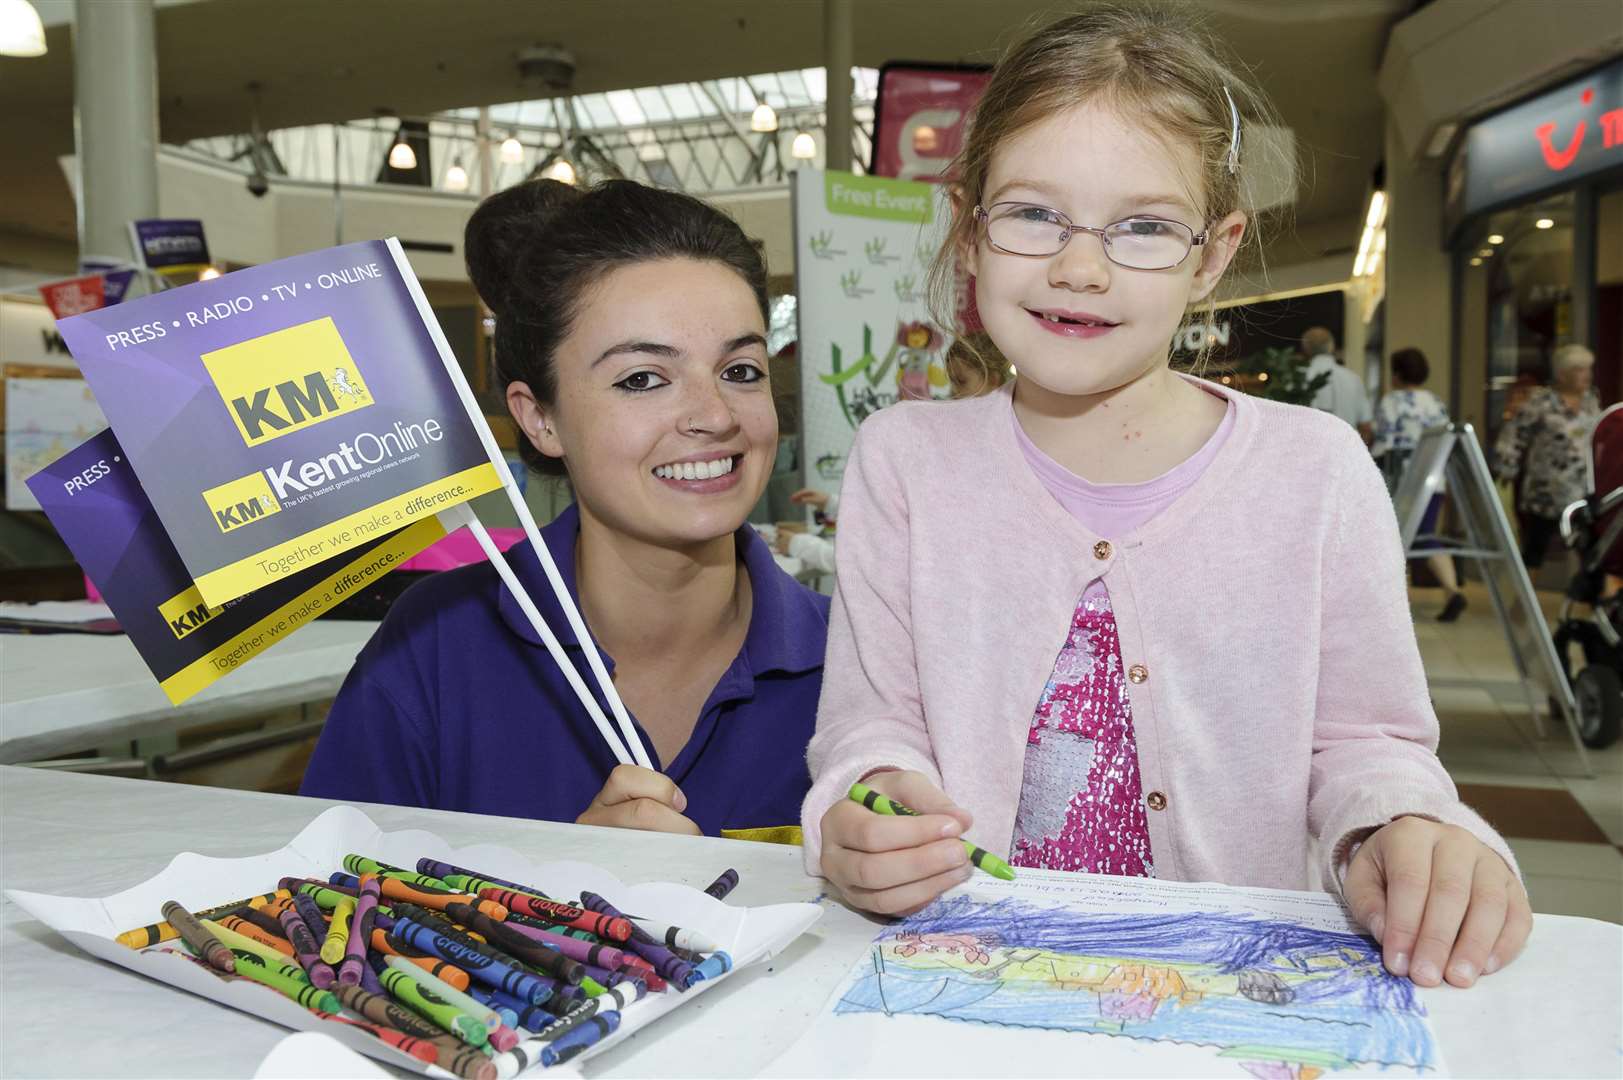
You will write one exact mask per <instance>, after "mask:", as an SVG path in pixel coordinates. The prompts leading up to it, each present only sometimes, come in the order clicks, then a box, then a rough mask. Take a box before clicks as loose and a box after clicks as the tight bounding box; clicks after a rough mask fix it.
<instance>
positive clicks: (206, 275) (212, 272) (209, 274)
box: [197, 266, 220, 281]
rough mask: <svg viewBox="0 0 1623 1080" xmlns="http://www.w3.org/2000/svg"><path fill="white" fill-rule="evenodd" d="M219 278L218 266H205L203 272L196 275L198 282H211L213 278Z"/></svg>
mask: <svg viewBox="0 0 1623 1080" xmlns="http://www.w3.org/2000/svg"><path fill="white" fill-rule="evenodd" d="M219 276H220V268H219V267H218V266H205V267H203V272H202V273H200V274H198V275H197V280H198V281H213V280H214V279H215V278H217V277H219Z"/></svg>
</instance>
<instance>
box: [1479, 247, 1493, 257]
mask: <svg viewBox="0 0 1623 1080" xmlns="http://www.w3.org/2000/svg"><path fill="white" fill-rule="evenodd" d="M1477 254H1478V255H1480V256H1482V257H1483V258H1484V259H1491V258H1493V248H1491V247H1486V248H1483V249H1482V250H1481V251H1479V252H1477Z"/></svg>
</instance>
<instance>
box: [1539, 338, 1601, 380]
mask: <svg viewBox="0 0 1623 1080" xmlns="http://www.w3.org/2000/svg"><path fill="white" fill-rule="evenodd" d="M1594 362H1595V354H1594V353H1592V352H1590V351H1589V350H1588V349H1586V348H1584V347H1583V346H1582V345H1578V344H1572V345H1563V346H1561V347H1560V348H1559V349H1557V350H1555V353H1554V354H1553V355H1552V356H1551V357H1550V370H1551V371H1553V372H1555V374H1557V375H1560V374H1562V373H1563V372H1565V371H1567V370H1568V369H1570V368H1577V367H1589V366H1591V365H1593V364H1594Z"/></svg>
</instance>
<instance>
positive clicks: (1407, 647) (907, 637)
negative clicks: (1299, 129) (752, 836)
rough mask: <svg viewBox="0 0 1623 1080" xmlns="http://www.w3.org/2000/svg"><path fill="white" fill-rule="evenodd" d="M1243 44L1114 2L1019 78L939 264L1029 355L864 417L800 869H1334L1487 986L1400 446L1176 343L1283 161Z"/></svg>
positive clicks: (988, 104) (1252, 879)
mask: <svg viewBox="0 0 1623 1080" xmlns="http://www.w3.org/2000/svg"><path fill="white" fill-rule="evenodd" d="M1224 56H1225V54H1224V53H1223V51H1222V50H1221V49H1220V48H1219V46H1218V44H1217V43H1216V42H1214V41H1211V40H1209V39H1208V38H1206V37H1205V36H1204V35H1203V34H1202V33H1201V32H1200V31H1199V29H1198V27H1195V26H1192V25H1190V24H1189V23H1188V22H1187V21H1186V18H1185V16H1183V15H1181V14H1179V13H1178V11H1177V10H1176V9H1169V8H1164V7H1162V8H1152V9H1133V8H1123V7H1117V6H1114V5H1101V6H1097V7H1091V6H1090V7H1089V9H1088V10H1087V11H1086V12H1085V13H1083V14H1079V15H1075V16H1072V17H1070V18H1066V19H1063V20H1061V21H1059V22H1057V23H1055V24H1053V25H1051V26H1049V27H1047V28H1046V29H1043V30H1040V31H1038V32H1036V33H1034V34H1032V35H1031V36H1030V37H1028V38H1027V39H1026V40H1024V41H1023V42H1021V43H1019V44H1017V45H1015V46H1014V47H1013V49H1012V50H1011V52H1010V53H1009V55H1007V56H1006V57H1005V58H1004V60H1003V61H1002V63H1001V64H1000V65H999V66H998V68H997V69H996V71H995V72H994V74H993V76H992V79H991V81H990V83H989V85H988V86H987V88H986V92H985V95H984V97H983V98H982V99H981V101H980V104H979V105H978V107H977V109H976V112H975V115H974V117H973V119H972V121H971V126H970V130H969V133H968V136H967V138H966V141H965V144H964V148H963V151H962V152H961V153H960V155H959V158H958V160H957V162H956V165H955V169H954V172H953V175H954V176H955V177H956V181H955V187H954V189H953V197H954V205H955V208H956V215H955V218H954V221H953V225H952V228H951V231H950V234H949V236H948V238H947V241H946V243H945V245H944V247H943V248H942V251H941V253H940V256H939V258H938V260H937V266H936V273H935V275H934V279H935V281H934V283H935V285H936V286H937V290H936V291H937V294H938V295H940V296H941V297H942V298H943V300H946V303H942V304H940V305H939V308H940V310H943V311H951V310H952V305H951V301H950V297H951V296H952V294H953V286H954V285H955V282H956V275H957V274H958V273H964V274H967V275H968V276H969V277H970V278H971V279H972V282H973V288H974V290H975V300H976V305H977V307H978V309H979V312H980V316H981V319H982V321H983V323H984V324H985V328H986V331H987V333H988V334H989V335H990V337H991V339H992V341H993V343H994V344H995V345H996V346H997V349H998V350H999V351H1000V353H1001V354H1002V355H1003V356H1004V357H1006V358H1007V359H1008V361H1009V362H1010V363H1011V364H1012V365H1013V367H1014V369H1015V370H1016V372H1017V375H1016V377H1015V379H1014V380H1013V382H1012V384H1010V385H1009V386H1005V387H1003V388H1001V389H999V390H998V391H997V392H996V393H993V394H990V395H987V396H985V397H981V398H977V399H972V400H967V401H959V402H953V403H949V404H922V403H918V404H914V403H903V404H900V405H898V406H896V407H895V408H892V409H887V410H885V411H884V412H883V413H880V414H878V415H877V416H875V417H873V418H870V419H869V420H868V421H867V422H866V423H864V424H863V426H862V427H861V429H860V430H859V432H858V438H857V441H856V445H855V446H854V447H853V449H852V452H851V456H850V459H849V464H848V467H847V470H846V474H845V480H844V485H843V489H842V498H843V501H842V507H841V518H840V548H839V558H838V563H839V577H838V580H839V584H838V589H837V592H836V595H835V601H834V609H833V614H832V617H831V621H830V626H829V652H828V662H827V667H826V676H825V681H824V685H823V697H822V701H821V703H820V705H819V710H818V727H817V733H816V735H815V736H814V738H813V740H812V743H811V746H810V748H809V753H808V757H809V761H810V764H811V769H812V776H813V785H812V791H811V794H810V795H809V796H808V798H807V801H806V805H805V809H804V812H803V815H802V817H803V825H804V830H805V836H806V860H807V866H808V868H809V869H810V870H812V871H813V872H818V873H821V874H822V875H823V876H825V877H827V878H828V879H829V880H830V881H832V882H833V883H834V884H835V885H837V886H838V887H839V888H840V889H841V890H842V891H843V892H844V894H845V895H846V897H847V898H848V899H849V900H850V901H851V902H852V903H853V904H855V905H857V906H859V907H863V908H866V909H869V910H872V911H879V912H886V913H904V912H909V911H913V910H916V909H917V908H919V907H921V906H922V905H924V904H926V903H928V902H929V901H930V900H931V899H933V898H934V897H935V896H937V895H938V894H940V893H941V892H942V891H944V890H946V889H948V888H951V887H952V886H955V885H957V884H959V883H960V882H962V881H964V880H965V879H966V878H967V877H968V876H969V874H970V873H971V869H970V867H969V866H968V864H967V862H966V858H965V855H964V849H963V845H962V844H961V843H959V841H958V839H957V838H958V837H959V836H962V835H964V834H966V833H967V834H968V835H970V836H972V837H973V838H974V839H975V842H976V843H978V844H982V845H985V846H986V847H987V848H988V850H991V851H992V852H993V853H994V854H999V855H1006V856H1007V857H1008V859H1009V861H1010V862H1011V863H1013V864H1014V865H1015V866H1017V867H1020V866H1025V867H1041V868H1046V869H1055V870H1069V871H1079V872H1090V873H1103V874H1118V875H1141V876H1148V875H1156V876H1160V877H1163V878H1170V879H1175V880H1187V881H1221V882H1227V883H1231V884H1235V885H1253V886H1259V885H1260V886H1269V887H1274V888H1286V889H1302V888H1310V887H1314V885H1318V886H1319V887H1323V888H1327V889H1330V890H1332V891H1339V892H1340V893H1341V895H1342V896H1343V898H1344V899H1345V901H1346V903H1347V905H1348V906H1349V908H1350V909H1351V911H1352V914H1353V915H1354V916H1355V917H1356V918H1357V919H1359V920H1360V921H1361V922H1362V923H1363V925H1365V926H1367V927H1368V928H1369V930H1370V932H1371V933H1372V934H1373V935H1374V936H1375V937H1376V938H1377V939H1378V940H1380V942H1381V944H1382V948H1383V955H1384V958H1385V962H1386V964H1387V966H1388V968H1389V969H1390V970H1391V971H1392V972H1394V973H1395V974H1397V975H1400V976H1409V977H1411V978H1412V979H1413V980H1414V981H1415V982H1416V983H1419V984H1422V985H1436V984H1437V983H1439V982H1440V981H1442V980H1443V979H1444V978H1446V979H1447V980H1448V981H1449V982H1450V983H1453V984H1455V985H1459V986H1468V985H1470V984H1471V983H1473V982H1474V981H1475V980H1476V978H1477V977H1478V975H1479V974H1482V973H1487V972H1492V971H1495V970H1496V969H1497V968H1499V967H1501V966H1503V965H1504V964H1505V963H1507V962H1508V961H1509V960H1510V959H1511V958H1513V957H1514V956H1515V955H1516V954H1517V952H1518V951H1519V950H1520V948H1521V946H1522V943H1523V941H1524V940H1525V939H1526V936H1527V932H1528V929H1529V927H1530V926H1531V915H1530V911H1529V908H1528V904H1527V898H1526V893H1525V892H1524V891H1523V889H1522V886H1521V883H1520V880H1519V878H1518V876H1517V871H1516V869H1515V863H1514V860H1513V858H1512V856H1511V854H1510V851H1509V849H1508V848H1507V847H1506V845H1505V843H1504V841H1503V840H1501V839H1500V838H1499V837H1498V836H1497V835H1496V834H1495V833H1494V831H1493V830H1492V829H1491V828H1489V827H1488V825H1487V824H1486V823H1485V822H1484V821H1483V820H1482V819H1481V818H1480V817H1479V816H1478V815H1477V814H1475V813H1474V812H1472V811H1471V810H1470V809H1469V808H1467V807H1466V806H1464V805H1463V804H1462V803H1461V802H1460V801H1459V798H1458V794H1457V792H1456V790H1455V787H1454V784H1453V783H1452V781H1451V780H1450V779H1449V777H1448V774H1447V773H1446V772H1444V770H1443V768H1442V766H1441V765H1440V764H1439V762H1438V760H1437V757H1436V754H1435V748H1436V744H1437V718H1436V716H1435V714H1434V712H1433V710H1432V706H1431V703H1430V700H1429V698H1428V695H1427V691H1426V680H1425V674H1424V672H1423V671H1422V669H1421V662H1420V656H1419V652H1418V650H1417V648H1416V644H1415V636H1414V629H1413V626H1412V623H1411V621H1410V615H1409V608H1408V600H1407V596H1406V593H1405V588H1404V561H1403V551H1402V548H1401V546H1400V544H1399V541H1398V534H1397V527H1396V523H1395V521H1394V518H1393V513H1392V509H1391V505H1390V503H1389V501H1388V499H1387V494H1386V488H1385V485H1384V484H1383V483H1382V480H1381V476H1380V473H1379V471H1378V470H1377V469H1376V468H1375V466H1374V464H1373V463H1372V462H1371V461H1370V459H1369V456H1368V454H1367V453H1366V452H1365V449H1364V445H1363V443H1362V441H1361V440H1360V438H1359V437H1358V434H1357V433H1356V432H1355V431H1353V430H1352V429H1351V428H1350V427H1348V426H1347V425H1346V424H1343V423H1342V422H1341V421H1339V420H1337V419H1336V418H1335V417H1333V416H1328V415H1326V414H1323V413H1318V412H1315V411H1313V410H1311V409H1307V408H1299V407H1293V406H1286V405H1282V404H1276V403H1272V402H1268V401H1265V400H1260V399H1257V398H1253V397H1248V396H1246V395H1243V394H1239V393H1236V392H1234V391H1231V390H1229V389H1226V388H1224V387H1221V386H1218V385H1214V384H1212V383H1209V382H1205V381H1202V380H1199V379H1196V378H1191V377H1189V376H1185V375H1181V374H1179V373H1177V372H1175V371H1173V370H1172V369H1171V368H1170V367H1169V364H1168V359H1169V352H1170V343H1171V342H1172V340H1173V338H1174V336H1175V335H1176V334H1177V333H1178V331H1179V329H1180V327H1182V326H1183V325H1184V324H1185V322H1186V320H1188V319H1190V318H1191V316H1192V314H1195V315H1197V316H1198V313H1199V311H1200V309H1201V307H1202V306H1204V307H1205V308H1206V310H1207V312H1208V317H1209V312H1210V310H1211V305H1212V297H1213V293H1214V290H1215V289H1216V288H1217V285H1218V282H1219V281H1220V279H1221V278H1222V275H1223V273H1224V271H1225V270H1226V269H1227V267H1228V266H1229V263H1230V261H1231V260H1232V259H1233V258H1234V256H1235V254H1236V253H1237V252H1238V250H1239V249H1240V247H1241V245H1242V242H1244V241H1246V240H1247V239H1248V238H1249V236H1250V235H1251V234H1252V231H1253V230H1252V229H1251V226H1252V225H1253V216H1254V215H1251V214H1249V213H1248V212H1247V209H1246V207H1247V203H1248V195H1249V194H1250V193H1251V192H1253V191H1256V190H1260V185H1259V183H1258V181H1260V180H1262V179H1264V178H1265V177H1264V176H1259V175H1258V174H1260V173H1266V172H1267V171H1268V168H1269V165H1270V163H1269V162H1267V160H1266V158H1265V155H1264V152H1263V151H1262V149H1261V148H1262V147H1265V146H1267V145H1269V144H1268V143H1265V142H1264V140H1261V139H1253V138H1248V137H1247V132H1248V130H1250V129H1252V128H1253V127H1255V126H1260V124H1262V123H1265V122H1266V121H1267V119H1268V118H1269V116H1270V112H1269V109H1268V106H1267V104H1266V102H1264V101H1263V100H1262V98H1261V96H1260V94H1259V93H1258V92H1257V91H1256V90H1254V89H1253V88H1252V87H1251V86H1250V85H1249V83H1248V80H1247V78H1246V77H1245V75H1244V74H1243V68H1242V67H1241V66H1240V65H1239V64H1238V63H1235V62H1233V61H1230V60H1227V59H1224ZM1254 146H1255V147H1257V149H1255V150H1254V149H1253V147H1254ZM943 321H944V322H950V321H951V320H950V319H949V320H943ZM966 522H967V523H969V524H967V525H966ZM988 658H994V659H991V660H989V659H988ZM857 780H861V781H862V782H864V783H866V784H867V785H868V786H869V787H872V788H874V789H876V790H878V791H880V792H882V793H884V794H886V795H889V796H891V797H893V798H895V799H897V800H899V801H901V802H903V803H906V804H908V805H910V806H913V807H914V808H916V809H918V810H920V811H922V812H924V813H923V815H922V816H919V817H915V818H907V817H882V816H880V815H877V814H873V813H870V812H868V811H867V810H866V809H865V808H864V807H862V806H860V805H858V804H856V803H854V802H851V801H848V800H847V799H845V793H846V790H847V789H848V788H849V787H850V785H851V784H852V782H853V781H857ZM1310 868H1311V870H1310Z"/></svg>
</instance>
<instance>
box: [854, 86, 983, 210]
mask: <svg viewBox="0 0 1623 1080" xmlns="http://www.w3.org/2000/svg"><path fill="white" fill-rule="evenodd" d="M991 77H992V70H991V69H990V68H986V67H949V66H942V65H932V64H909V63H890V64H886V65H885V66H884V67H882V68H880V69H879V95H878V100H877V101H876V102H875V103H874V138H873V160H872V162H871V163H870V168H869V169H868V171H869V172H870V173H871V174H873V175H874V176H894V177H896V178H898V179H901V180H929V181H940V180H942V179H944V178H945V175H946V172H947V167H948V166H949V165H950V164H951V163H952V159H953V158H954V157H955V156H957V154H958V151H959V149H960V148H961V147H962V146H963V143H964V128H965V126H966V124H967V123H968V120H969V114H970V112H971V111H972V110H973V109H974V108H975V102H977V101H979V100H980V97H981V91H983V90H985V89H986V83H987V80H989V79H990V78H991Z"/></svg>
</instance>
